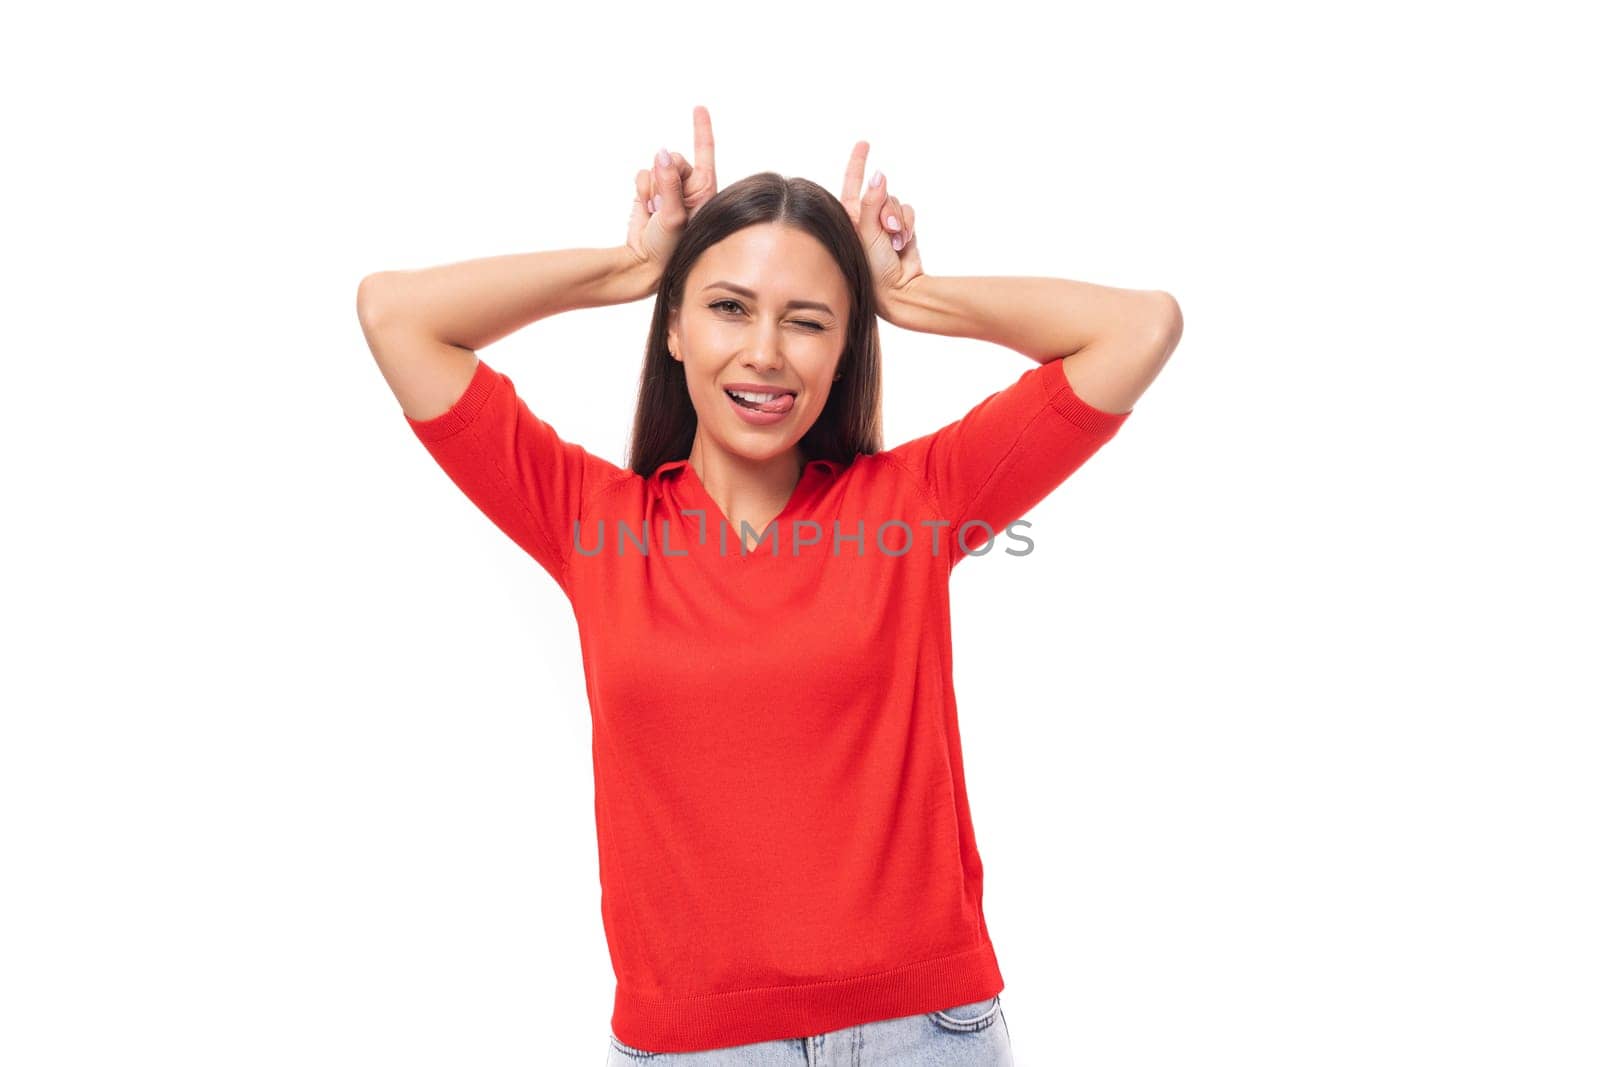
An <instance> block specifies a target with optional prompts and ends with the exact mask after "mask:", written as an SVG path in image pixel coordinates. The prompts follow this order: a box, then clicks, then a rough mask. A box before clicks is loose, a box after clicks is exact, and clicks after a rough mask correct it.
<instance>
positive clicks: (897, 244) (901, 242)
mask: <svg viewBox="0 0 1600 1067" xmlns="http://www.w3.org/2000/svg"><path fill="white" fill-rule="evenodd" d="M889 243H890V244H892V245H894V250H895V251H896V252H898V251H900V250H901V249H902V248H904V247H905V246H906V239H905V238H904V237H901V236H900V235H899V234H895V235H894V240H893V241H891V242H889Z"/></svg>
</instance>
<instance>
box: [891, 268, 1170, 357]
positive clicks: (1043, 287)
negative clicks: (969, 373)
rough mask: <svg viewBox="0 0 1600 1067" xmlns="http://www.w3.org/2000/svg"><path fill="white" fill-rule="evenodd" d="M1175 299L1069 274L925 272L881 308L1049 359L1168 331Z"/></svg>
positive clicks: (894, 316) (898, 318)
mask: <svg viewBox="0 0 1600 1067" xmlns="http://www.w3.org/2000/svg"><path fill="white" fill-rule="evenodd" d="M1170 303H1171V298H1170V297H1168V296H1166V294H1164V293H1162V292H1160V291H1158V290H1151V289H1117V288H1113V287H1111V286H1105V285H1091V284H1090V283H1088V282H1075V281H1069V280H1067V279H1065V278H1040V277H1009V276H1004V277H980V278H950V277H941V276H934V275H927V274H923V275H920V276H918V277H917V278H915V279H913V280H912V282H911V284H910V285H909V286H907V287H906V289H905V290H903V291H902V292H901V294H900V295H897V296H896V297H894V298H893V299H891V300H890V301H888V302H887V304H886V306H885V307H883V308H881V309H880V310H881V311H882V313H883V317H884V318H886V319H888V320H889V322H891V323H893V324H894V325H896V326H899V327H901V328H902V329H906V330H916V331H918V332H921V333H937V334H943V335H944V336H946V337H974V338H977V339H979V340H983V341H992V342H994V343H995V344H998V345H1004V346H1005V347H1007V348H1010V349H1013V350H1015V351H1017V352H1021V353H1022V354H1023V355H1025V356H1028V357H1029V358H1030V359H1033V360H1036V361H1037V362H1040V363H1048V362H1049V361H1050V360H1052V359H1057V358H1060V357H1062V356H1070V355H1072V354H1073V353H1075V352H1077V351H1078V350H1080V349H1082V348H1083V347H1084V346H1085V345H1087V344H1088V343H1089V342H1090V341H1093V340H1095V339H1097V338H1104V337H1112V336H1119V335H1128V334H1136V333H1137V334H1147V333H1149V332H1151V330H1152V329H1158V328H1160V327H1161V326H1162V325H1163V323H1164V317H1165V316H1166V315H1167V313H1168V312H1167V310H1166V309H1167V307H1168V306H1169V305H1170Z"/></svg>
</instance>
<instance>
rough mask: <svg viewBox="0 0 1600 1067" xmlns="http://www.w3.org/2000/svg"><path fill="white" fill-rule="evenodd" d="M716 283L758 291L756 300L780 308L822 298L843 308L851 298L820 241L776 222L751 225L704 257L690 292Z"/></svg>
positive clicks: (694, 273)
mask: <svg viewBox="0 0 1600 1067" xmlns="http://www.w3.org/2000/svg"><path fill="white" fill-rule="evenodd" d="M718 281H727V282H732V283H733V284H734V285H738V286H741V287H744V288H747V289H751V290H754V291H755V293H756V299H758V300H762V301H768V302H773V303H777V304H782V303H784V302H786V301H789V300H818V301H823V302H826V303H828V304H829V305H830V306H832V307H835V308H843V307H845V306H847V303H848V296H849V294H848V292H847V291H846V289H845V282H844V274H843V273H842V272H841V271H840V270H839V265H838V264H837V263H835V262H834V261H833V257H832V256H831V255H829V254H828V250H827V249H826V248H824V247H823V246H822V242H821V241H818V240H817V239H816V238H815V237H813V236H811V235H810V234H809V233H805V232H804V231H801V230H796V229H793V228H791V227H788V226H779V225H775V224H772V223H764V224H762V225H759V226H747V227H745V228H744V229H742V230H739V231H737V232H735V233H731V234H729V235H728V236H727V237H725V238H723V239H722V240H721V241H718V242H717V243H716V244H714V245H712V246H711V247H710V248H707V249H706V250H705V252H704V253H702V254H701V256H700V259H699V260H698V261H697V262H696V263H695V265H694V267H693V269H691V270H690V271H689V279H688V287H689V290H690V292H692V293H695V294H698V293H699V292H700V290H701V289H702V288H704V287H705V286H707V285H710V284H711V283H712V282H718Z"/></svg>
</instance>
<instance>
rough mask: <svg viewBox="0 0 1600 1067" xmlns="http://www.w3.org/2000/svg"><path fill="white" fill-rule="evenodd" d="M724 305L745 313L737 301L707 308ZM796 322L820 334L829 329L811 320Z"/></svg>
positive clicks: (714, 304) (716, 303)
mask: <svg viewBox="0 0 1600 1067" xmlns="http://www.w3.org/2000/svg"><path fill="white" fill-rule="evenodd" d="M724 305H726V306H727V307H731V308H733V309H734V311H737V312H739V313H741V314H743V312H744V307H743V306H742V305H741V304H740V303H739V302H738V301H737V300H718V301H716V302H715V303H712V304H709V305H707V306H708V307H711V308H721V307H723V306H724ZM732 313H733V312H728V314H732ZM795 321H796V322H798V323H799V324H800V325H802V326H804V327H806V328H808V329H811V330H815V331H817V332H819V333H820V332H821V331H823V330H825V329H827V327H826V326H824V325H822V323H820V322H812V321H811V320H810V319H796V320H795Z"/></svg>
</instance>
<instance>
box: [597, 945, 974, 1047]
mask: <svg viewBox="0 0 1600 1067" xmlns="http://www.w3.org/2000/svg"><path fill="white" fill-rule="evenodd" d="M1004 988H1005V981H1004V979H1003V978H1002V977H1001V976H1000V965H999V963H998V962H997V961H996V960H995V955H994V946H993V945H992V944H991V943H990V942H988V941H985V942H983V943H982V944H981V945H979V946H978V947H976V948H973V949H969V950H967V951H965V952H959V953H956V954H955V955H951V956H941V957H939V958H938V959H932V960H924V961H923V962H921V963H913V964H910V965H908V966H905V967H897V968H895V969H894V970H890V971H880V972H878V973H877V974H868V975H862V976H861V977H858V978H837V979H833V980H831V981H826V982H809V983H806V984H804V985H780V986H766V987H763V988H760V989H739V990H734V991H732V992H728V993H707V994H703V995H700V996H692V997H681V998H660V997H648V996H644V995H641V994H638V993H635V992H634V991H632V990H630V989H626V988H623V987H622V986H621V985H618V987H617V994H616V1002H615V1007H614V1010H613V1012H612V1015H611V1032H612V1033H613V1034H615V1035H616V1036H617V1038H618V1039H619V1040H620V1041H622V1042H623V1043H624V1044H628V1045H632V1046H633V1047H634V1048H637V1049H643V1050H646V1051H649V1052H703V1051H706V1050H709V1049H717V1048H726V1047H728V1046H730V1045H747V1044H751V1043H753V1042H757V1041H777V1040H780V1039H782V1038H794V1037H810V1036H812V1035H814V1034H825V1033H828V1032H829V1031H832V1030H839V1029H843V1028H844V1027H847V1026H859V1025H861V1024H863V1023H870V1022H878V1021H881V1020H883V1019H898V1018H901V1017H902V1016H906V1015H916V1014H919V1013H921V1012H928V1011H938V1010H940V1009H943V1008H949V1007H952V1006H954V1005H957V1004H970V1003H972V1002H973V1001H975V1000H985V999H987V998H989V997H992V996H996V995H997V994H999V993H1000V991H1001V990H1002V989H1004Z"/></svg>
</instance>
